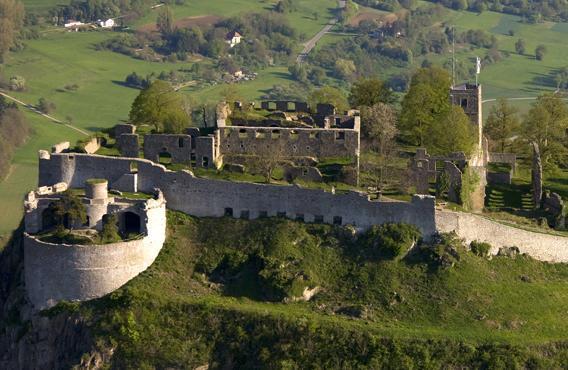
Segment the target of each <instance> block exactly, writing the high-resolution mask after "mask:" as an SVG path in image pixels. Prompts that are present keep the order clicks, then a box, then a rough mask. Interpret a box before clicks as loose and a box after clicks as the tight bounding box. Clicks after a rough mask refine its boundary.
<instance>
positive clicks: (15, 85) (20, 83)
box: [8, 76, 26, 91]
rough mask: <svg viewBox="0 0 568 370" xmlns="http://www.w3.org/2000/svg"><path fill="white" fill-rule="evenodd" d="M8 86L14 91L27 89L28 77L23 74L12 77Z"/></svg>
mask: <svg viewBox="0 0 568 370" xmlns="http://www.w3.org/2000/svg"><path fill="white" fill-rule="evenodd" d="M8 87H9V88H10V90H13V91H24V90H25V89H26V79H25V78H23V77H22V76H12V77H10V82H9V83H8Z"/></svg>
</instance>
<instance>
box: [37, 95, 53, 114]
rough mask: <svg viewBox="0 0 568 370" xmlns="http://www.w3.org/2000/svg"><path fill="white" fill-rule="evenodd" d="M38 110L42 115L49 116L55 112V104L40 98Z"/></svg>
mask: <svg viewBox="0 0 568 370" xmlns="http://www.w3.org/2000/svg"><path fill="white" fill-rule="evenodd" d="M37 109H38V110H39V111H40V112H42V113H45V114H49V113H52V112H53V111H54V110H55V104H54V103H53V102H50V101H48V100H47V99H45V98H39V101H38V103H37Z"/></svg>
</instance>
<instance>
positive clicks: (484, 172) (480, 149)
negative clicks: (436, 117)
mask: <svg viewBox="0 0 568 370" xmlns="http://www.w3.org/2000/svg"><path fill="white" fill-rule="evenodd" d="M449 99H450V103H451V104H452V105H456V106H459V107H461V108H462V109H463V110H464V112H465V114H466V115H467V116H468V117H469V120H470V122H471V124H472V125H473V127H474V132H475V134H476V136H477V137H476V141H477V144H476V147H475V149H474V151H473V153H472V154H471V155H470V156H469V157H466V155H465V154H464V153H447V154H446V155H442V156H431V155H429V154H428V153H427V152H426V150H425V149H419V150H418V151H417V153H416V156H415V157H414V158H413V159H412V160H411V161H410V164H409V169H410V178H411V182H412V183H413V184H414V185H415V187H416V192H417V193H418V194H429V192H430V184H431V183H435V184H436V187H438V188H440V187H444V188H447V195H448V199H449V200H450V201H452V202H455V203H459V204H463V194H462V185H463V182H462V180H463V175H464V173H465V171H466V170H467V171H469V172H470V176H474V177H477V178H478V181H477V185H476V187H475V189H474V190H473V192H472V194H471V197H470V198H469V200H470V202H471V204H469V205H467V206H468V207H470V208H471V209H472V210H475V211H480V210H482V209H483V207H484V205H485V187H486V185H487V183H488V182H493V183H511V179H512V176H513V174H514V171H515V167H516V156H515V155H514V154H510V153H490V152H489V147H488V143H487V139H486V138H485V137H484V132H483V109H482V87H481V85H475V84H469V83H464V84H462V85H458V86H453V87H452V88H451V89H450V92H449ZM491 163H499V164H506V165H509V166H510V171H509V172H508V173H495V172H491V171H488V165H489V164H491Z"/></svg>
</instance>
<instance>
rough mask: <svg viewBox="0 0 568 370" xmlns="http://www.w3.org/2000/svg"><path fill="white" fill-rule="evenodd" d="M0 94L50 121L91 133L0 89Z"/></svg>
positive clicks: (84, 133) (86, 134) (83, 132)
mask: <svg viewBox="0 0 568 370" xmlns="http://www.w3.org/2000/svg"><path fill="white" fill-rule="evenodd" d="M0 95H2V96H3V97H5V98H6V99H10V100H12V101H14V102H16V103H17V104H20V105H21V106H23V107H25V108H28V109H29V110H31V111H32V112H34V113H37V114H39V115H41V116H44V117H45V118H47V119H48V120H50V121H52V122H55V123H59V124H62V125H64V126H67V127H69V128H70V129H72V130H75V131H77V132H80V133H82V134H83V135H85V136H90V135H91V134H90V133H88V132H87V131H85V130H81V129H80V128H78V127H75V126H73V125H70V124H68V123H65V122H63V121H61V120H58V119H57V118H55V117H52V116H50V115H49V114H45V113H43V112H40V111H39V110H37V109H36V108H35V107H34V106H33V105H31V104H28V103H25V102H23V101H21V100H18V99H16V98H14V97H13V96H10V95H8V94H6V93H3V92H1V91H0Z"/></svg>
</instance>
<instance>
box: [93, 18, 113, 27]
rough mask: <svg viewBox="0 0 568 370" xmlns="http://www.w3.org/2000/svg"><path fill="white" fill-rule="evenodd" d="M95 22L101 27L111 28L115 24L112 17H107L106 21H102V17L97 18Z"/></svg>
mask: <svg viewBox="0 0 568 370" xmlns="http://www.w3.org/2000/svg"><path fill="white" fill-rule="evenodd" d="M97 23H98V24H99V26H100V27H102V28H113V27H114V25H115V23H114V19H112V18H109V19H107V20H106V21H104V20H102V19H99V20H98V21H97Z"/></svg>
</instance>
